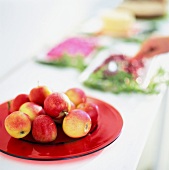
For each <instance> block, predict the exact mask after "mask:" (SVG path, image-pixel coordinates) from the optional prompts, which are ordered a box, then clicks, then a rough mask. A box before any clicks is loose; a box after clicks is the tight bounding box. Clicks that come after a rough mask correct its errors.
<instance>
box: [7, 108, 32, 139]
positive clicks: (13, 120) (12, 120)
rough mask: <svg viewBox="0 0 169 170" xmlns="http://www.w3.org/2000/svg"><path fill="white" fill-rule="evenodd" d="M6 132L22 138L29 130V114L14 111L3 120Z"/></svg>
mask: <svg viewBox="0 0 169 170" xmlns="http://www.w3.org/2000/svg"><path fill="white" fill-rule="evenodd" d="M4 126H5V129H6V131H7V132H8V134H9V135H10V136H12V137H14V138H23V137H25V136H26V135H27V134H29V132H30V131H31V120H30V118H29V116H28V115H27V114H25V113H23V112H21V111H14V112H12V113H11V114H9V115H8V116H7V117H6V118H5V121H4Z"/></svg>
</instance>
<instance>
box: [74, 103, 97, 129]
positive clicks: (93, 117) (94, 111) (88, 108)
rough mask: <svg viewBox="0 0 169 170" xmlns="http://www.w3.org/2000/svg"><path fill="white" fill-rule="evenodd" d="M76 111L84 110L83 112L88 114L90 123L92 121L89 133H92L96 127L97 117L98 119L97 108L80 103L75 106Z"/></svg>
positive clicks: (92, 104)
mask: <svg viewBox="0 0 169 170" xmlns="http://www.w3.org/2000/svg"><path fill="white" fill-rule="evenodd" d="M77 109H81V110H84V111H85V112H87V113H88V114H89V116H90V118H91V121H92V127H91V129H90V132H91V131H93V130H94V129H95V128H96V127H97V125H98V117H99V108H98V106H97V105H96V104H95V103H92V102H86V103H80V104H79V105H78V106H77Z"/></svg>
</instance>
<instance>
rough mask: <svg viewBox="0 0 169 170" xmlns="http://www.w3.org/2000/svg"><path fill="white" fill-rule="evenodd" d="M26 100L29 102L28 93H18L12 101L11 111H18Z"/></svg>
mask: <svg viewBox="0 0 169 170" xmlns="http://www.w3.org/2000/svg"><path fill="white" fill-rule="evenodd" d="M26 102H29V97H28V95H27V94H19V95H17V96H16V97H15V98H14V99H13V100H12V101H11V103H10V111H11V112H14V111H18V110H19V108H20V106H21V105H22V104H24V103H26Z"/></svg>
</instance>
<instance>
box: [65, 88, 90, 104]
mask: <svg viewBox="0 0 169 170" xmlns="http://www.w3.org/2000/svg"><path fill="white" fill-rule="evenodd" d="M65 94H66V95H67V96H68V97H69V99H70V100H71V101H72V102H73V103H74V104H75V106H77V105H78V104H80V103H85V102H86V98H87V97H86V94H85V92H84V91H83V90H82V89H80V88H76V87H75V88H70V89H68V90H67V91H66V92H65Z"/></svg>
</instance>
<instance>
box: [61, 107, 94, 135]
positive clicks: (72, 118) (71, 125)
mask: <svg viewBox="0 0 169 170" xmlns="http://www.w3.org/2000/svg"><path fill="white" fill-rule="evenodd" d="M91 125H92V122H91V118H90V116H89V115H88V114H87V113H86V112H85V111H83V110H80V109H74V110H71V111H70V112H69V113H68V114H67V115H66V116H65V117H64V119H63V123H62V129H63V131H64V133H65V134H66V135H67V136H69V137H71V138H80V137H83V136H85V135H87V134H88V133H89V131H90V129H91Z"/></svg>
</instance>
